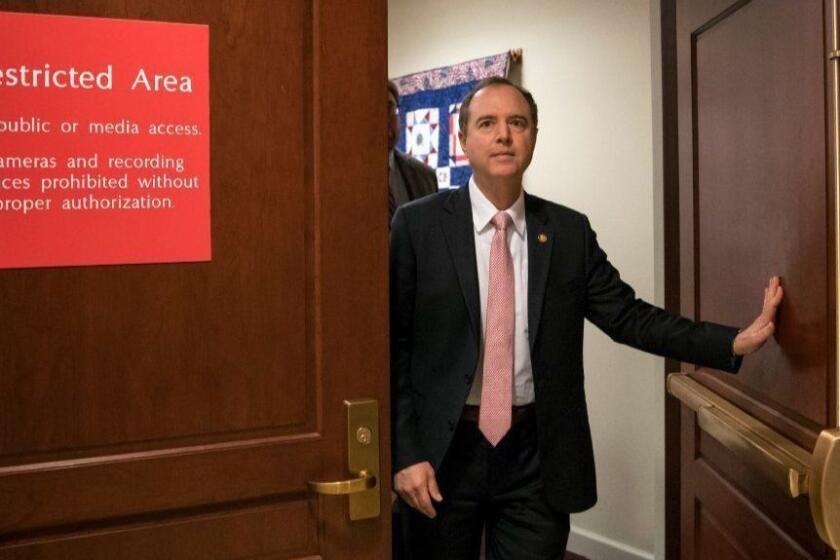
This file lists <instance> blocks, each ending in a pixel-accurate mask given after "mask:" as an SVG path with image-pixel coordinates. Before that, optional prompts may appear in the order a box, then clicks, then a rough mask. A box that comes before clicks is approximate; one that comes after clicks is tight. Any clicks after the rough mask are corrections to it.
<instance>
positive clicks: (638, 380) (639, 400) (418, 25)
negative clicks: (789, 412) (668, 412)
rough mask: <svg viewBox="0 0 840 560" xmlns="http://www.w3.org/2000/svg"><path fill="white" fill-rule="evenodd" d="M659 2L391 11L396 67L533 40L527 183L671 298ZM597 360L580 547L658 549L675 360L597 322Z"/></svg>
mask: <svg viewBox="0 0 840 560" xmlns="http://www.w3.org/2000/svg"><path fill="white" fill-rule="evenodd" d="M657 13H658V1H657V0H651V1H649V0H563V1H560V0H523V1H522V2H520V3H518V4H511V3H509V2H508V1H506V0H462V1H460V2H450V1H449V0H426V1H422V2H418V1H416V0H390V2H389V18H388V21H389V40H388V48H389V75H390V76H392V77H393V76H399V75H402V74H406V73H410V72H414V71H418V70H425V69H428V68H434V67H437V66H441V65H446V64H451V63H456V62H461V61H464V60H469V59H471V58H477V57H480V56H484V55H488V54H495V53H499V52H503V51H506V50H508V49H511V48H522V49H523V50H524V58H523V62H522V64H521V83H522V84H523V85H524V86H525V87H527V88H528V89H530V90H531V91H532V92H533V94H534V96H535V98H536V100H537V103H538V104H539V106H540V132H539V139H538V141H537V150H536V154H535V156H534V161H533V163H532V165H531V168H530V170H529V171H528V174H527V175H526V189H527V190H528V191H529V192H530V193H532V194H536V195H539V196H542V197H545V198H548V199H550V200H553V201H556V202H560V203H562V204H565V205H568V206H571V207H573V208H575V209H577V210H580V211H582V212H584V213H586V214H587V215H588V216H589V218H590V220H591V222H592V224H593V226H594V228H595V229H596V231H597V232H598V235H599V241H600V243H601V245H602V246H603V247H604V249H605V250H606V251H607V253H608V254H609V255H610V259H611V261H612V262H613V263H614V264H615V265H616V267H617V268H618V269H619V270H620V271H621V272H622V276H623V278H625V279H626V280H627V281H628V282H630V284H631V285H633V286H634V287H635V288H636V290H637V292H638V294H639V296H640V297H642V298H645V299H647V300H649V301H661V293H659V292H661V282H660V280H659V279H660V278H661V270H662V267H661V260H662V259H661V254H660V253H661V243H660V242H659V240H657V237H656V236H657V234H658V235H661V219H659V218H660V217H661V205H660V204H659V202H658V200H659V198H660V197H661V194H660V187H659V183H660V182H661V178H660V172H659V169H660V163H659V159H660V157H661V156H660V154H661V149H660V147H659V143H660V139H661V133H660V131H659V116H658V114H657V113H656V112H658V111H659V105H658V103H659V97H658V93H657V92H655V91H654V88H653V87H652V83H653V82H652V75H656V76H657V79H658V68H657V60H658V44H657V41H658V39H657V37H658V35H657V33H658V29H657V27H658V17H657V15H656V14H657ZM652 22H653V23H652ZM652 62H653V63H652ZM657 86H658V81H657ZM654 107H656V112H655V111H654V110H653V109H654ZM585 360H586V372H587V380H586V388H587V394H588V402H589V406H590V418H591V422H592V429H593V433H594V440H595V450H596V461H597V470H598V486H599V493H600V500H599V503H598V505H597V506H596V507H595V508H594V509H593V510H590V511H589V512H586V513H583V514H580V515H576V516H573V519H572V524H573V538H572V541H571V543H572V544H571V546H570V548H571V549H572V550H574V549H575V548H578V551H580V552H589V553H590V554H592V555H593V558H599V559H602V560H609V559H608V558H607V557H610V558H622V559H623V558H651V557H653V553H654V550H656V551H660V550H662V534H661V532H662V525H663V521H662V519H661V517H662V511H663V506H662V491H661V488H662V476H663V473H662V467H661V460H662V445H663V436H662V432H663V427H662V422H663V420H662V418H663V416H662V396H661V383H662V361H661V360H660V359H658V358H655V357H652V356H648V355H645V354H642V353H640V352H637V351H635V350H632V349H629V348H626V347H623V346H619V345H617V344H615V343H613V342H612V341H610V340H609V339H608V338H607V337H606V336H605V335H603V334H602V333H601V332H600V331H598V330H597V329H595V328H593V327H592V326H591V325H589V324H587V330H586V342H585ZM601 545H603V547H604V548H603V549H598V548H597V547H598V546H601ZM584 549H585V550H584ZM595 554H598V556H595ZM657 556H658V557H663V556H662V555H661V554H657Z"/></svg>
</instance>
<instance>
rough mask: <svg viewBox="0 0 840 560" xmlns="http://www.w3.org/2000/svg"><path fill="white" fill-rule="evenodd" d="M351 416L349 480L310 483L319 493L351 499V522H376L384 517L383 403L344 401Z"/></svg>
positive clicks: (349, 428) (345, 408) (312, 489)
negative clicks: (381, 474) (381, 462)
mask: <svg viewBox="0 0 840 560" xmlns="http://www.w3.org/2000/svg"><path fill="white" fill-rule="evenodd" d="M344 410H345V412H346V414H347V425H346V428H347V470H348V471H349V472H351V473H353V474H355V475H356V476H355V478H351V479H349V480H336V481H333V482H319V481H317V480H310V481H309V489H310V490H311V491H313V492H315V493H318V494H327V495H330V496H347V501H348V505H349V508H348V512H347V513H348V515H349V516H350V520H351V521H359V520H362V519H372V518H374V517H379V514H380V509H381V508H380V503H379V502H380V492H379V487H380V485H379V403H378V402H377V401H376V400H375V399H353V400H346V401H344Z"/></svg>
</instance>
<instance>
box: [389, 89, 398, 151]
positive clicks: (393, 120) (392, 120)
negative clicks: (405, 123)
mask: <svg viewBox="0 0 840 560" xmlns="http://www.w3.org/2000/svg"><path fill="white" fill-rule="evenodd" d="M399 137H400V114H399V113H398V112H397V100H396V99H395V98H394V94H393V93H391V92H390V91H388V151H391V150H393V149H394V146H396V145H397V138H399Z"/></svg>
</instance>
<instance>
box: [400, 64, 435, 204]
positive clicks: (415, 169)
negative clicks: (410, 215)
mask: <svg viewBox="0 0 840 560" xmlns="http://www.w3.org/2000/svg"><path fill="white" fill-rule="evenodd" d="M399 99H400V95H399V92H398V91H397V86H396V84H394V82H392V81H390V80H389V81H388V218H389V220H390V219H391V218H393V217H394V212H395V211H396V209H397V208H398V207H400V206H401V205H403V204H405V203H406V202H409V201H411V200H415V199H417V198H420V197H423V196H426V195H427V194H432V193H436V192H437V191H438V183H437V176H436V175H435V171H434V169H432V168H431V167H429V166H428V165H426V164H424V163H423V162H420V161H417V160H416V159H414V158H413V157H411V156H407V155H405V154H403V153H401V152H400V151H399V150H397V149H396V145H397V140H398V139H399V137H400V113H399V109H398V108H397V107H398V103H399Z"/></svg>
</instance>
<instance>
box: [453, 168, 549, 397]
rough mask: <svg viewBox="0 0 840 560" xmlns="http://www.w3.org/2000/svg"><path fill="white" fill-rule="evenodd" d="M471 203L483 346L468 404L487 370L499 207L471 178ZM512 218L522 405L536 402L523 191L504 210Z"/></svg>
mask: <svg viewBox="0 0 840 560" xmlns="http://www.w3.org/2000/svg"><path fill="white" fill-rule="evenodd" d="M469 189H470V203H471V204H472V219H473V233H474V235H475V261H476V267H477V270H478V291H479V296H480V298H481V301H480V303H481V333H482V334H481V338H482V343H481V348H480V351H479V357H478V368H477V371H476V374H475V379H474V380H473V385H472V388H471V389H470V394H469V395H468V396H467V404H471V405H478V404H480V403H481V385H482V379H483V375H482V371H483V370H484V335H485V324H486V322H487V285H488V282H489V275H490V246H491V245H492V243H493V235H494V234H495V233H496V228H495V227H494V226H493V224H492V223H491V221H490V220H492V219H493V216H495V215H496V214H497V213H498V212H499V210H498V209H497V208H496V207H495V206H493V203H492V202H490V201H489V200H487V197H486V196H484V193H482V192H481V190H480V189H479V188H478V185H476V184H475V179H474V178H470V184H469ZM505 211H506V212H507V213H508V214H510V217H511V218H512V219H513V227H512V228H508V230H507V238H508V247H509V248H510V254H511V256H512V257H513V277H514V294H515V298H516V304H515V305H514V327H513V329H514V330H513V332H514V340H513V376H512V378H513V404H514V405H515V406H521V405H524V404H529V403H532V402H534V376H533V373H532V372H531V354H530V344H529V342H528V230H527V229H526V227H525V196H524V195H523V194H522V193H520V194H519V198H517V199H516V202H514V203H513V205H512V206H511V207H510V208H508V209H507V210H505Z"/></svg>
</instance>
